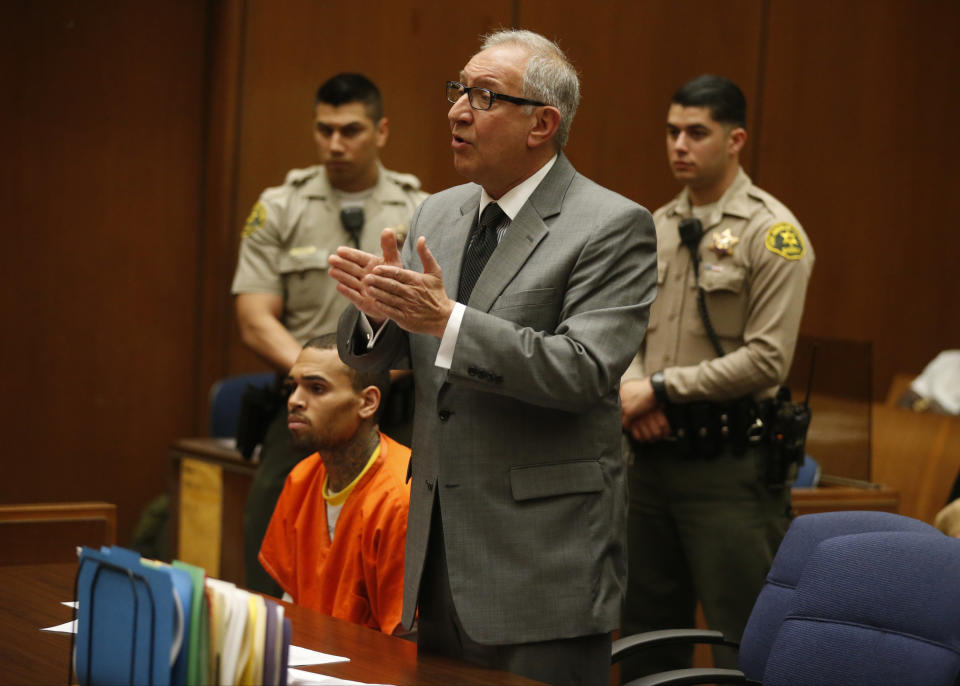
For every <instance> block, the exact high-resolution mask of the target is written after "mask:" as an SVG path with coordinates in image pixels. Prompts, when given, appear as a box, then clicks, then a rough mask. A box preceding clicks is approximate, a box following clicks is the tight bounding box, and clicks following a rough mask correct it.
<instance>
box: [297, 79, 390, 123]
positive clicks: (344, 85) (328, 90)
mask: <svg viewBox="0 0 960 686" xmlns="http://www.w3.org/2000/svg"><path fill="white" fill-rule="evenodd" d="M351 102H360V103H363V106H364V107H365V108H366V110H367V116H368V117H370V119H372V120H373V123H374V124H376V123H377V122H378V121H380V120H381V119H382V118H383V98H381V97H380V90H379V89H378V88H377V87H376V85H374V83H373V81H371V80H370V79H368V78H367V77H366V76H364V75H363V74H350V73H344V74H337V75H336V76H332V77H330V78H329V79H327V80H326V81H325V82H324V83H323V85H321V86H320V88H318V89H317V95H316V97H315V98H314V99H313V104H314V106H316V105H319V104H320V103H324V104H325V105H333V106H334V107H339V106H340V105H347V104H349V103H351Z"/></svg>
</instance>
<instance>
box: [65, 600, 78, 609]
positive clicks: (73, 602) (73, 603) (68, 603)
mask: <svg viewBox="0 0 960 686" xmlns="http://www.w3.org/2000/svg"><path fill="white" fill-rule="evenodd" d="M60 604H61V605H66V606H67V607H74V608H78V607H80V603H78V602H77V601H76V600H64V601H63V602H61V603H60Z"/></svg>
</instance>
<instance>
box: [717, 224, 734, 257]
mask: <svg viewBox="0 0 960 686" xmlns="http://www.w3.org/2000/svg"><path fill="white" fill-rule="evenodd" d="M739 242H740V239H739V238H737V237H736V236H734V235H733V234H732V233H730V229H724V230H723V231H721V232H719V233H718V232H716V231H714V232H713V247H712V248H711V250H713V252H715V253H717V255H719V256H720V257H723V256H724V255H732V254H733V246H735V245H736V244H737V243H739Z"/></svg>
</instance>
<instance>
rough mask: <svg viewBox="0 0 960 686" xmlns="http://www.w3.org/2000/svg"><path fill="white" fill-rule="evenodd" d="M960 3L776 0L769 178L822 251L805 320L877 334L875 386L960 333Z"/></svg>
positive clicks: (844, 332)
mask: <svg viewBox="0 0 960 686" xmlns="http://www.w3.org/2000/svg"><path fill="white" fill-rule="evenodd" d="M958 35H960V4H958V3H956V2H952V1H950V0H943V1H934V0H931V1H930V2H923V3H908V2H900V1H898V0H875V1H873V2H832V1H825V0H777V2H773V3H770V29H769V36H768V38H767V41H766V43H767V46H768V50H767V53H766V56H765V62H764V69H765V77H764V80H765V83H766V90H765V93H764V98H763V102H762V104H761V107H762V109H763V118H764V121H763V141H762V144H761V148H760V158H759V160H758V163H759V164H758V177H759V182H760V183H761V184H762V185H763V186H764V187H765V188H767V190H769V191H771V192H772V193H774V194H776V195H777V196H778V197H780V199H781V200H783V201H784V202H786V203H787V204H788V205H789V206H790V207H791V208H792V209H793V210H794V212H795V213H796V214H797V217H798V218H799V219H800V221H801V222H802V223H803V225H804V227H805V228H806V229H807V232H808V233H809V234H810V237H811V239H812V241H813V243H814V245H815V247H816V252H817V264H816V268H815V270H814V275H813V280H812V283H811V288H810V293H809V296H808V298H807V308H806V316H805V319H804V325H803V329H804V331H805V332H806V333H808V334H810V335H815V336H831V337H836V338H850V339H860V340H871V341H873V343H874V364H875V368H874V379H875V383H874V396H875V398H877V399H879V398H882V397H883V396H884V395H885V394H886V390H887V387H888V385H889V383H890V380H891V378H892V376H893V374H895V373H896V372H912V373H918V372H919V371H920V370H921V369H922V368H923V366H924V365H925V364H926V363H927V362H929V361H930V360H931V359H932V358H933V357H934V356H935V355H936V353H937V352H939V351H940V350H942V349H945V348H949V347H954V348H955V347H957V346H958V345H960V318H958V317H957V316H956V310H957V305H956V303H957V296H958V295H960V290H958V288H957V281H956V273H955V269H956V264H957V257H956V250H955V249H954V245H955V243H956V240H955V237H954V236H953V234H954V233H956V231H955V228H954V224H955V222H954V220H953V214H954V213H953V211H952V201H953V199H954V198H955V196H956V189H957V187H958V185H960V174H958V172H957V167H956V166H955V165H954V164H953V163H954V161H955V160H957V159H958V158H960V138H958V137H957V136H955V135H953V134H952V131H953V129H954V128H955V123H954V118H955V116H956V112H957V110H958V107H960V94H958V90H957V83H958V82H960V68H958V65H960V44H958V41H957V36H958Z"/></svg>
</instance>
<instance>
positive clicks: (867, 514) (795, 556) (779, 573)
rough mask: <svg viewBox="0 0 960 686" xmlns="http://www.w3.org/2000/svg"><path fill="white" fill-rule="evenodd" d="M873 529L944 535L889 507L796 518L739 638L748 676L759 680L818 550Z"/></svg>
mask: <svg viewBox="0 0 960 686" xmlns="http://www.w3.org/2000/svg"><path fill="white" fill-rule="evenodd" d="M870 531H912V532H918V533H927V534H929V533H933V534H937V535H941V536H942V534H940V532H939V531H937V530H936V529H935V528H933V527H932V526H930V525H929V524H926V523H924V522H921V521H919V520H917V519H911V518H910V517H904V516H902V515H896V514H891V513H889V512H872V511H847V512H823V513H818V514H809V515H803V516H801V517H797V518H796V519H794V520H793V522H792V523H791V525H790V528H789V529H788V530H787V535H786V536H784V538H783V542H781V543H780V548H779V550H778V551H777V554H776V557H774V559H773V564H772V565H771V567H770V573H769V574H767V580H766V583H765V584H764V586H763V588H762V589H761V591H760V595H759V596H758V598H757V602H756V603H755V604H754V607H753V611H752V612H751V614H750V619H749V620H748V621H747V626H746V628H745V629H744V632H743V638H742V639H741V642H740V653H739V658H738V666H739V667H740V671H742V672H743V673H744V674H745V675H746V676H747V678H749V679H753V680H754V681H760V680H761V677H762V676H763V673H764V670H765V669H766V665H767V657H768V655H769V653H770V648H771V646H772V645H773V640H774V637H775V636H776V632H777V628H778V627H779V626H780V624H781V622H782V621H783V618H784V617H786V615H787V610H788V608H789V605H790V602H791V601H792V599H793V594H794V591H795V589H796V586H797V583H798V582H799V580H800V574H801V572H802V571H803V569H804V567H805V566H806V563H807V560H808V559H809V557H810V555H811V554H812V553H813V551H814V549H815V548H816V547H817V546H818V545H819V544H820V543H821V542H822V541H824V540H827V539H830V538H833V537H835V536H841V535H844V534H856V533H863V532H870Z"/></svg>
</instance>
